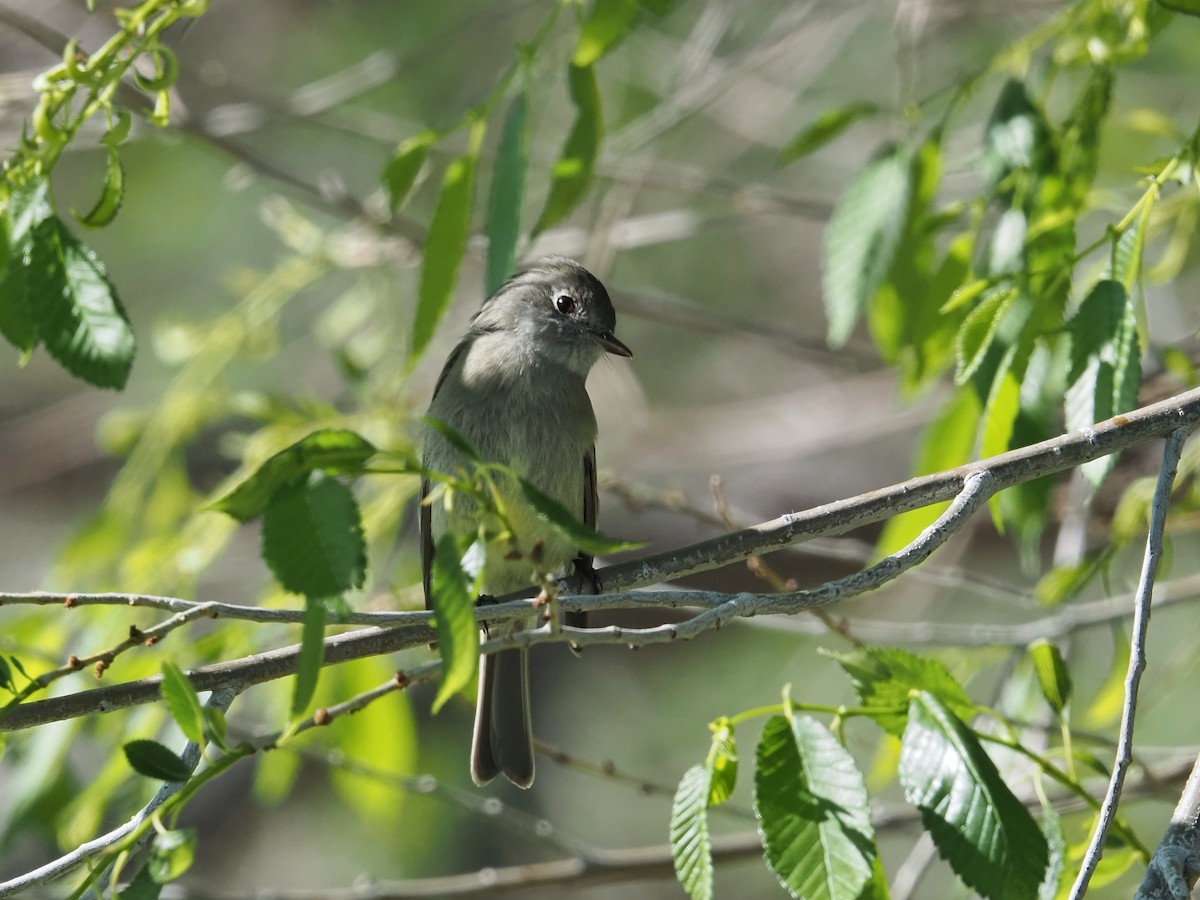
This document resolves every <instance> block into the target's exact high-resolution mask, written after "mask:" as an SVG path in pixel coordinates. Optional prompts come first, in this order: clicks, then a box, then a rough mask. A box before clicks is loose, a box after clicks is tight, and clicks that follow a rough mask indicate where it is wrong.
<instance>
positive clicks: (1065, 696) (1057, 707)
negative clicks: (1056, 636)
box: [1029, 638, 1071, 716]
mask: <svg viewBox="0 0 1200 900" xmlns="http://www.w3.org/2000/svg"><path fill="white" fill-rule="evenodd" d="M1029 658H1030V660H1032V661H1033V671H1034V672H1035V673H1036V674H1037V679H1038V684H1039V685H1041V688H1042V696H1043V697H1045V698H1046V702H1047V703H1049V704H1050V708H1051V709H1053V710H1054V712H1055V714H1056V715H1059V716H1061V715H1062V714H1063V710H1064V709H1065V708H1066V706H1067V704H1068V703H1070V702H1071V673H1070V671H1068V669H1067V663H1066V661H1065V660H1064V659H1063V657H1062V652H1061V651H1060V650H1059V649H1058V647H1057V645H1055V644H1052V643H1050V642H1049V641H1048V640H1046V639H1045V638H1039V639H1038V640H1036V641H1034V642H1033V643H1032V644H1030V645H1029Z"/></svg>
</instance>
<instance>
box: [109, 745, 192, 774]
mask: <svg viewBox="0 0 1200 900" xmlns="http://www.w3.org/2000/svg"><path fill="white" fill-rule="evenodd" d="M121 749H122V750H124V751H125V758H126V759H127V760H128V761H129V765H131V766H132V767H133V770H134V771H135V772H137V773H138V774H140V775H145V776H147V777H148V778H157V779H158V780H159V781H187V780H188V779H189V778H191V777H192V770H191V769H189V768H188V767H187V765H186V764H184V761H183V760H182V759H180V758H179V754H177V753H173V752H171V750H170V749H168V748H167V747H164V746H163V745H162V744H160V743H159V742H158V741H150V740H137V741H129V743H127V744H125V745H124V746H123V747H122V748H121Z"/></svg>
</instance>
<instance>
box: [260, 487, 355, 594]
mask: <svg viewBox="0 0 1200 900" xmlns="http://www.w3.org/2000/svg"><path fill="white" fill-rule="evenodd" d="M262 555H263V560H264V561H265V562H266V563H267V565H268V566H269V567H270V569H271V572H272V573H273V574H274V575H275V578H276V579H277V580H278V581H279V583H280V584H281V585H282V586H283V588H284V589H285V590H288V591H291V592H292V593H294V594H303V595H304V596H305V597H308V598H310V599H311V598H318V599H319V598H323V597H331V596H333V595H334V594H340V593H342V592H343V591H347V590H350V589H351V588H358V587H362V584H363V579H364V578H365V577H366V570H367V547H366V542H365V541H364V539H363V531H362V519H361V517H360V515H359V510H358V503H357V502H355V499H354V495H353V494H352V493H350V489H349V488H347V487H346V486H345V485H344V484H342V483H341V482H340V481H338V480H337V479H336V478H334V477H333V476H331V475H327V474H325V473H324V472H321V471H316V472H311V473H310V474H309V476H308V478H306V479H305V480H303V481H299V482H296V483H295V484H292V485H289V486H288V487H285V488H283V489H282V490H280V491H278V492H277V493H276V494H275V495H274V496H273V497H272V498H271V502H270V503H269V504H268V505H267V508H266V510H265V511H264V513H263V523H262Z"/></svg>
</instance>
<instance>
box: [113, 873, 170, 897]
mask: <svg viewBox="0 0 1200 900" xmlns="http://www.w3.org/2000/svg"><path fill="white" fill-rule="evenodd" d="M162 888H163V886H162V885H161V884H159V883H158V882H157V881H155V880H154V878H153V877H152V876H151V875H150V867H149V866H142V868H141V869H139V870H138V873H137V875H135V876H133V881H131V882H129V884H127V885H126V886H125V887H124V889H122V891H121V893H120V894H119V895H118V896H119V897H120V900H158V895H159V894H161V893H162Z"/></svg>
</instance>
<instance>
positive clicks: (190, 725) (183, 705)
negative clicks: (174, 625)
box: [161, 660, 204, 744]
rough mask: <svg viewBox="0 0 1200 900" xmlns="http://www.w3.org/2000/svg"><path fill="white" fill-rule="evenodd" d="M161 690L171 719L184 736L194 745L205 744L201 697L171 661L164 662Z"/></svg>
mask: <svg viewBox="0 0 1200 900" xmlns="http://www.w3.org/2000/svg"><path fill="white" fill-rule="evenodd" d="M161 690H162V695H163V700H165V701H166V703H167V709H169V710H170V711H171V718H172V719H174V720H175V723H176V724H177V725H178V726H179V730H180V731H182V732H183V736H184V737H185V738H187V739H188V740H189V741H191V742H192V743H194V744H201V743H203V742H204V713H203V711H202V707H201V706H200V697H199V695H197V693H196V689H195V688H194V687H192V683H191V682H190V681H188V678H187V676H186V675H184V674H183V672H182V671H181V670H180V668H179V666H177V665H175V663H173V662H171V661H170V660H163V664H162V688H161Z"/></svg>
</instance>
